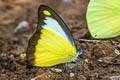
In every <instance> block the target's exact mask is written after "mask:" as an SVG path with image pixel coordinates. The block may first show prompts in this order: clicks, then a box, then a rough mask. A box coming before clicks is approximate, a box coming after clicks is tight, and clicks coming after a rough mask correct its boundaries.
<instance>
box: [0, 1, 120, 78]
mask: <svg viewBox="0 0 120 80" xmlns="http://www.w3.org/2000/svg"><path fill="white" fill-rule="evenodd" d="M88 2H89V0H0V70H1V71H0V80H111V79H110V78H111V77H112V76H118V75H120V56H119V54H120V53H119V50H117V48H116V47H117V45H118V43H119V42H120V40H119V37H117V38H114V39H111V41H110V40H93V39H92V37H91V36H90V34H89V31H88V28H87V23H86V19H85V17H86V9H87V5H88ZM41 4H45V5H48V6H50V7H51V8H53V9H54V10H55V11H56V12H58V14H59V15H60V16H61V17H62V18H63V19H64V21H65V23H67V25H68V27H69V28H70V30H71V32H72V34H73V36H74V38H75V41H76V44H77V46H78V47H81V48H82V49H83V54H82V55H80V56H79V58H78V61H77V62H76V63H68V64H67V65H66V70H65V71H64V72H59V73H58V72H54V71H51V67H49V68H40V67H27V66H26V65H27V62H26V55H25V54H26V48H27V43H28V40H29V38H30V36H31V35H32V33H33V32H34V31H35V28H36V24H37V9H38V6H39V5H41ZM24 20H26V21H28V22H29V24H30V30H29V31H27V32H26V33H23V34H17V35H16V34H15V33H14V29H15V28H16V27H17V25H18V24H19V23H20V22H21V21H24ZM81 39H85V40H81ZM86 40H88V41H86ZM74 64H77V70H76V71H77V72H76V73H75V66H73V67H71V65H74ZM52 68H57V69H61V70H64V64H61V65H57V66H54V67H52ZM73 74H74V75H73Z"/></svg>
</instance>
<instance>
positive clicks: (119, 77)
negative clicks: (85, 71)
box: [110, 75, 120, 80]
mask: <svg viewBox="0 0 120 80" xmlns="http://www.w3.org/2000/svg"><path fill="white" fill-rule="evenodd" d="M110 79H111V80H120V75H119V76H112V77H110Z"/></svg>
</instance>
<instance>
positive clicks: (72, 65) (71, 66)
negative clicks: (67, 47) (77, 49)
mask: <svg viewBox="0 0 120 80" xmlns="http://www.w3.org/2000/svg"><path fill="white" fill-rule="evenodd" d="M67 67H68V68H70V69H73V68H75V67H76V64H75V63H68V64H67Z"/></svg>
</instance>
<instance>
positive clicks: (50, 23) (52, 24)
mask: <svg viewBox="0 0 120 80" xmlns="http://www.w3.org/2000/svg"><path fill="white" fill-rule="evenodd" d="M44 22H45V23H46V24H45V25H43V26H42V28H43V29H48V30H51V31H54V32H56V33H57V34H59V35H60V36H61V37H63V38H64V39H65V40H67V41H68V42H69V43H70V44H71V45H73V43H71V41H70V39H69V38H68V36H67V35H66V33H65V32H64V31H63V29H62V28H61V26H60V24H59V23H58V22H57V21H56V20H55V19H53V18H51V17H46V18H45V20H44ZM73 46H74V47H75V45H73Z"/></svg>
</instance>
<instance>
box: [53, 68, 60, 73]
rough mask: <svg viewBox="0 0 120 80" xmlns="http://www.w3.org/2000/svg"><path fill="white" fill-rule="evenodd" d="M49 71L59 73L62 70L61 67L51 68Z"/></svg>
mask: <svg viewBox="0 0 120 80" xmlns="http://www.w3.org/2000/svg"><path fill="white" fill-rule="evenodd" d="M51 71H53V72H57V73H60V72H62V69H57V68H51Z"/></svg>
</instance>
